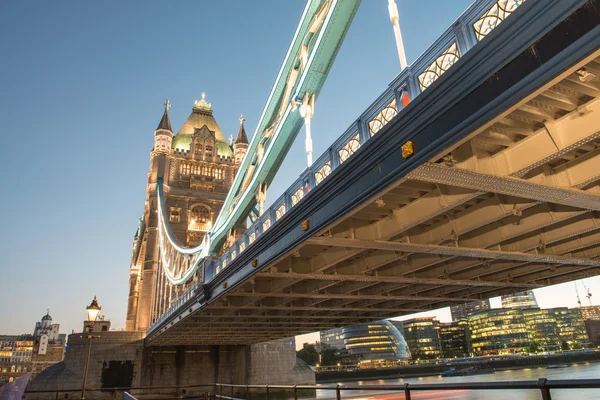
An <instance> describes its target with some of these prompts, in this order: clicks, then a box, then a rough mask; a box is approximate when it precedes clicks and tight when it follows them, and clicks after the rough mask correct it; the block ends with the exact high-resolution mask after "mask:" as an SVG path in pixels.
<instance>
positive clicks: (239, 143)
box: [233, 114, 248, 165]
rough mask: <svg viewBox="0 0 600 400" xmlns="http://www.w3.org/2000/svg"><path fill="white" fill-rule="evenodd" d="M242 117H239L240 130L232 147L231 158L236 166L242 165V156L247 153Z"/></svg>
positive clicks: (246, 137) (246, 138)
mask: <svg viewBox="0 0 600 400" xmlns="http://www.w3.org/2000/svg"><path fill="white" fill-rule="evenodd" d="M245 120H246V119H245V118H244V115H243V114H242V116H241V117H240V130H239V132H238V135H237V138H236V139H235V143H234V145H233V158H234V161H235V163H236V165H239V164H241V163H242V160H243V159H244V156H245V155H246V153H247V152H248V136H246V130H245V129H244V121H245Z"/></svg>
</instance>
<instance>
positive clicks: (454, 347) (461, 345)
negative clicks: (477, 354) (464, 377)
mask: <svg viewBox="0 0 600 400" xmlns="http://www.w3.org/2000/svg"><path fill="white" fill-rule="evenodd" d="M439 336H440V347H441V350H442V356H443V357H444V358H452V357H468V356H469V325H468V323H467V320H460V321H454V322H445V323H440V328H439Z"/></svg>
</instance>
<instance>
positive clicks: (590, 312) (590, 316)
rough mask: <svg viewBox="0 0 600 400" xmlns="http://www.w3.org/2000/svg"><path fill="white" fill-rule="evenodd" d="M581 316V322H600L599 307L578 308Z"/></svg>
mask: <svg viewBox="0 0 600 400" xmlns="http://www.w3.org/2000/svg"><path fill="white" fill-rule="evenodd" d="M579 309H580V310H581V315H582V316H583V320H584V321H587V320H595V321H600V306H585V307H580V308H579Z"/></svg>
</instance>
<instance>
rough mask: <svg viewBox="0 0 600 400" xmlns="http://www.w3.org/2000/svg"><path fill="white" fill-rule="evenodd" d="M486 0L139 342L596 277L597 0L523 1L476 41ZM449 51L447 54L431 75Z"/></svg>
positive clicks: (297, 327) (258, 332)
mask: <svg viewBox="0 0 600 400" xmlns="http://www.w3.org/2000/svg"><path fill="white" fill-rule="evenodd" d="M494 4H495V2H492V1H480V2H476V3H474V5H473V6H472V7H470V8H469V10H468V11H467V12H466V13H465V14H463V16H462V17H461V18H460V19H459V20H458V22H457V23H456V24H455V25H454V26H453V27H451V28H450V29H449V30H448V31H447V32H446V33H445V34H444V35H443V36H442V37H441V38H440V40H438V42H436V43H435V44H434V46H433V47H432V48H431V49H430V50H428V51H427V52H426V53H425V54H424V56H423V57H421V58H420V59H419V60H417V62H415V63H414V64H413V65H412V66H411V67H409V68H408V69H406V70H404V71H403V72H402V73H401V74H400V75H399V76H398V77H397V78H396V79H395V80H394V81H393V82H392V83H391V84H390V88H389V89H388V90H387V91H386V92H385V93H384V94H383V95H382V96H380V98H379V99H377V100H376V101H375V103H374V104H373V106H372V107H370V108H369V110H367V112H365V113H364V114H363V115H362V116H361V118H359V119H358V120H357V121H356V122H355V123H354V124H352V126H351V127H350V128H349V129H348V131H347V132H346V133H344V135H342V137H340V139H339V140H338V141H336V143H334V145H333V146H332V147H331V148H330V149H329V151H328V152H326V154H324V155H323V156H322V157H321V158H319V159H318V160H317V161H316V162H315V164H314V167H311V168H309V169H308V170H307V171H305V173H304V174H303V175H302V176H301V177H300V179H299V180H298V181H296V182H294V184H293V185H292V186H291V187H290V190H289V191H288V192H287V193H286V194H285V195H284V196H283V197H282V199H280V200H278V201H276V202H275V203H274V206H273V207H272V208H271V209H269V210H268V211H267V212H265V214H264V215H263V216H261V217H260V218H259V219H258V220H257V221H256V222H255V224H254V225H253V226H252V227H250V228H249V229H248V231H247V232H246V233H245V235H244V237H242V238H241V239H240V240H239V241H238V242H236V243H235V244H234V245H233V246H232V247H231V248H230V249H228V251H227V252H226V253H224V254H223V255H222V256H221V257H219V258H205V259H204V260H203V261H202V264H201V265H200V268H201V270H202V272H203V282H202V283H198V284H197V285H194V286H192V287H191V288H190V289H189V290H188V291H187V292H186V293H184V294H183V295H182V296H181V297H180V298H179V299H178V300H177V301H176V302H175V303H174V304H173V306H172V307H171V308H170V309H169V310H168V311H167V312H166V313H165V315H163V317H161V319H160V320H159V321H157V323H155V324H154V325H153V326H152V327H151V328H150V329H149V331H148V336H147V340H148V341H149V342H150V343H151V344H153V345H170V344H245V343H253V342H261V341H266V340H270V339H275V338H279V337H285V336H290V335H296V334H301V333H306V332H312V331H316V330H320V329H327V328H332V327H336V326H343V325H348V324H353V323H359V322H367V321H372V320H376V319H381V318H386V317H392V316H397V315H400V314H406V313H411V312H416V311H425V310H430V309H435V308H439V307H443V306H448V305H452V304H457V303H462V302H466V301H469V300H477V299H480V298H489V297H492V296H496V295H499V294H502V293H507V292H514V291H517V290H523V289H530V288H535V287H540V286H544V285H549V284H554V283H559V282H563V281H568V280H572V279H576V278H580V277H584V276H590V275H597V274H598V273H599V272H600V260H599V259H598V256H600V246H599V244H600V237H598V236H597V234H598V230H600V218H599V214H598V213H599V212H600V195H599V191H598V190H597V189H598V186H597V183H598V181H599V180H600V176H599V175H600V168H599V166H600V161H599V160H600V158H598V153H600V151H599V150H598V148H599V147H600V143H599V139H600V137H599V132H600V99H599V98H600V80H599V76H600V62H599V58H598V57H599V56H600V34H599V33H600V27H599V25H600V0H590V1H585V0H580V1H570V2H564V1H560V0H538V1H535V0H528V1H526V2H524V3H523V4H522V5H520V6H519V7H518V8H517V9H516V10H515V11H514V13H513V15H511V16H510V17H509V18H508V19H507V20H506V21H505V22H503V23H501V24H499V25H497V26H496V27H495V29H493V30H492V31H491V32H489V33H488V34H487V35H486V37H484V38H480V39H481V41H479V42H478V43H475V42H476V41H477V38H478V36H477V35H478V34H477V31H476V32H475V33H473V32H467V28H470V27H472V26H474V25H473V21H479V20H481V18H482V15H484V14H485V13H486V12H489V10H490V7H493V5H494ZM452 46H455V47H454V50H451V49H452V48H453V47H452ZM449 49H450V50H451V51H458V57H457V58H459V59H458V60H453V61H452V63H453V64H454V65H452V67H451V68H448V69H447V71H446V70H443V71H442V72H439V71H438V72H439V73H438V75H437V78H436V79H433V80H427V75H425V76H424V75H423V72H425V71H432V70H434V69H435V68H436V66H435V64H436V63H438V61H439V63H438V64H439V65H442V66H443V65H444V64H443V63H444V60H448V57H450V56H449V55H448V54H449V53H448V50H449ZM456 49H458V50H456ZM467 49H470V50H469V51H468V52H467V51H466V50H467ZM444 57H445V58H444ZM434 72H435V71H434ZM421 78H423V79H421ZM419 92H422V93H420V94H419V95H418V96H417V94H418V93H419ZM405 94H406V95H408V96H409V98H411V99H412V101H411V102H410V104H406V103H404V105H405V107H404V108H403V109H402V108H401V107H400V106H399V105H400V104H403V100H404V98H403V96H404V95H405ZM394 100H395V101H396V107H397V108H399V112H398V115H397V116H395V117H394V116H393V115H391V116H392V117H393V119H391V118H389V119H391V120H389V121H388V120H387V118H384V119H386V121H384V123H381V124H380V126H377V128H378V129H377V130H376V131H375V132H374V133H373V130H374V129H373V126H374V125H372V124H370V123H371V122H373V121H375V120H377V118H379V117H380V116H381V114H380V113H381V112H382V110H384V109H385V108H386V107H387V106H388V105H389V104H390V103H391V102H392V101H394ZM597 108H598V110H597ZM371 136H373V137H371ZM355 137H357V138H358V139H357V140H358V142H359V148H354V149H350V148H349V147H347V146H348V144H349V143H350V141H351V140H352V139H353V138H355ZM348 149H350V150H352V151H351V152H350V153H351V155H350V156H349V157H348V158H347V159H345V160H341V154H342V153H341V152H343V151H347V152H348ZM352 153H353V154H352ZM326 162H329V163H330V165H329V166H330V172H329V173H328V174H327V176H326V177H325V178H324V179H323V180H322V181H320V182H316V181H315V175H316V174H317V173H319V171H321V168H322V167H323V165H325V163H326ZM306 186H308V187H309V188H310V190H309V191H306V189H305V188H306ZM298 189H300V190H302V196H297V197H296V201H295V202H294V200H293V195H294V194H296V193H298V192H297V190H298ZM298 197H300V199H299V198H298ZM283 204H284V205H285V207H284V210H285V211H284V213H283V214H279V215H277V211H278V210H279V209H280V207H281V205H283ZM267 219H268V221H269V222H268V224H266V222H267ZM253 234H254V236H252V235H253ZM242 245H243V246H242Z"/></svg>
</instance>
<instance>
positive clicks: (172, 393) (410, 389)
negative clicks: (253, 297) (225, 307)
mask: <svg viewBox="0 0 600 400" xmlns="http://www.w3.org/2000/svg"><path fill="white" fill-rule="evenodd" d="M559 389H561V390H589V389H600V379H560V380H554V379H553V380H548V379H546V378H540V379H538V380H537V381H505V382H501V381H496V382H472V383H469V382H465V383H434V384H418V383H416V384H413V383H405V384H403V385H335V386H333V385H329V386H325V385H324V386H320V385H237V384H227V383H216V384H204V385H186V386H160V387H158V386H157V387H152V386H145V387H132V388H92V389H86V394H87V398H89V399H92V398H98V399H100V398H102V399H146V400H149V399H161V400H167V399H204V400H211V399H213V400H216V399H219V400H253V399H254V400H275V399H289V400H291V399H294V400H299V399H305V398H307V397H316V391H317V390H318V391H320V392H321V391H322V392H321V393H323V392H324V393H330V394H331V396H325V397H326V398H328V399H335V400H342V399H343V398H353V397H356V395H350V394H348V392H359V391H360V392H367V396H369V397H372V396H373V395H374V393H375V392H377V394H378V395H384V396H386V397H388V396H393V395H397V396H403V399H405V400H412V396H413V395H415V394H416V393H417V392H421V393H423V392H425V393H426V392H430V393H431V394H432V396H433V397H431V398H442V397H440V393H444V392H446V393H448V394H449V393H452V392H458V391H484V392H485V391H490V390H496V391H498V390H506V391H507V392H512V391H515V390H528V391H529V390H531V391H538V392H539V394H540V399H542V400H551V399H552V391H553V390H559ZM382 392H383V393H382ZM433 392H435V394H434V393H433ZM309 393H312V394H309ZM590 394H591V393H590ZM423 395H424V394H421V395H420V396H419V398H422V396H423ZM507 395H510V396H511V399H513V400H517V399H519V397H515V396H514V395H515V394H514V393H513V394H510V393H507ZM319 397H320V398H323V396H319ZM415 397H416V395H415ZM23 398H24V399H27V400H30V399H55V400H59V399H80V398H81V389H66V390H53V391H50V390H32V391H25V396H24V397H23ZM530 398H531V397H530V396H529V394H528V396H527V399H530ZM588 398H590V399H591V398H596V397H588Z"/></svg>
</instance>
